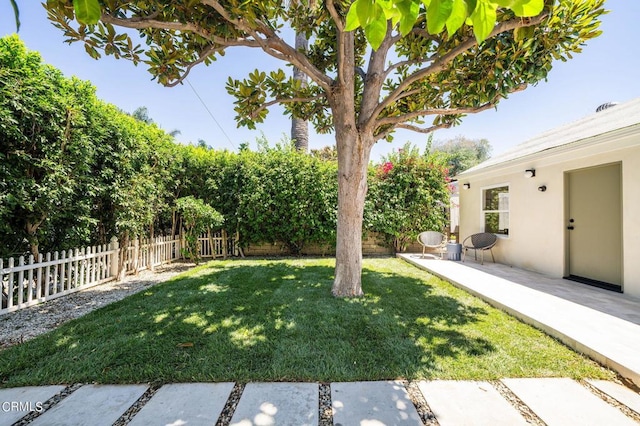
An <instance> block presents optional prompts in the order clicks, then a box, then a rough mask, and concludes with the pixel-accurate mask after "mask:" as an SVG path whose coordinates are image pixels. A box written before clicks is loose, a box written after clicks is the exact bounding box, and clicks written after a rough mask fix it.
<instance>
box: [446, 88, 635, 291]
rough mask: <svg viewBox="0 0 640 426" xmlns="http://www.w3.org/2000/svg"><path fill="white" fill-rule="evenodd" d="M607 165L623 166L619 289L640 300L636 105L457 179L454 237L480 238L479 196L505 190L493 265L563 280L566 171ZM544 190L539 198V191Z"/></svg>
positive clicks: (532, 144)
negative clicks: (505, 226) (503, 229)
mask: <svg viewBox="0 0 640 426" xmlns="http://www.w3.org/2000/svg"><path fill="white" fill-rule="evenodd" d="M616 109H617V110H616ZM598 114H602V113H598ZM630 115H631V116H630ZM620 117H622V118H623V119H622V121H620V122H617V121H616V120H620ZM598 122H600V123H598ZM634 122H635V124H629V123H634ZM603 123H604V124H603ZM616 123H617V124H616ZM591 125H592V128H591V129H590V130H589V131H588V132H586V133H585V132H583V133H582V134H580V130H579V129H581V128H583V127H585V126H591ZM572 132H575V134H574V135H572ZM613 163H618V164H620V165H621V173H622V176H621V185H622V241H621V242H620V244H622V277H623V283H622V289H623V292H624V293H625V294H627V295H630V296H632V297H640V99H637V100H635V101H632V102H630V103H628V104H625V105H619V106H615V107H612V108H611V111H608V112H607V114H606V115H605V116H598V115H597V114H596V115H594V116H591V117H587V118H586V119H584V120H581V121H579V122H577V123H572V124H570V125H568V126H563V128H560V129H559V130H557V131H552V132H548V133H547V134H544V135H542V136H541V137H539V138H536V139H534V140H532V141H529V142H525V143H524V144H521V145H519V146H518V147H516V148H515V149H514V150H512V151H510V152H508V153H505V155H503V156H500V157H497V158H495V159H490V160H488V161H487V162H485V163H483V164H481V165H479V166H476V167H475V168H473V169H470V170H469V171H467V172H463V173H461V174H460V175H459V176H458V181H459V183H460V184H461V189H460V238H461V240H462V239H464V238H465V237H467V236H468V235H471V234H473V233H476V232H483V231H484V229H483V226H484V225H483V215H482V194H483V189H485V188H487V187H492V186H503V185H508V186H509V234H508V235H500V236H499V238H500V239H499V241H498V244H497V245H496V247H495V248H494V254H495V257H496V261H497V262H499V263H504V264H508V265H512V266H515V267H519V268H523V269H527V270H532V271H536V272H541V273H544V274H547V275H550V276H553V277H563V276H565V275H566V274H567V252H568V250H567V241H568V232H570V231H568V230H567V226H568V225H569V223H568V219H569V218H568V211H567V209H568V207H567V202H566V200H567V182H566V172H569V171H572V170H577V169H584V168H589V167H595V166H601V165H606V164H613ZM527 169H535V177H531V178H526V177H525V176H524V173H525V170H527ZM465 183H468V184H469V185H470V188H469V189H465V188H464V184H465ZM542 185H544V186H546V191H544V192H542V191H539V190H538V188H539V187H540V186H542ZM593 190H594V191H597V190H598V189H597V188H593ZM603 220H606V218H603ZM593 250H598V247H593Z"/></svg>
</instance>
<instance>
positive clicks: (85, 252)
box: [0, 231, 238, 315]
mask: <svg viewBox="0 0 640 426" xmlns="http://www.w3.org/2000/svg"><path fill="white" fill-rule="evenodd" d="M237 239H238V237H237V235H236V236H234V237H232V238H228V237H227V235H226V233H225V232H224V231H222V232H219V233H215V234H204V235H201V236H200V238H199V239H198V240H199V244H200V248H199V249H200V255H201V256H202V257H203V258H217V257H226V256H228V255H237V244H236V243H237ZM182 245H183V242H182V241H181V239H180V238H171V237H158V238H154V239H153V240H149V239H142V240H137V239H136V240H135V241H132V242H130V243H129V244H128V246H127V247H125V248H123V249H122V250H124V253H125V256H124V260H123V262H124V267H123V268H120V267H119V266H120V263H119V262H120V252H121V249H120V247H119V242H118V240H117V239H116V238H113V239H112V240H111V244H109V245H108V246H107V245H103V246H99V247H87V248H82V249H75V250H68V251H62V252H54V253H53V254H52V253H47V254H45V255H42V254H40V255H39V256H38V259H37V260H36V259H34V257H33V256H29V257H28V258H26V259H25V257H24V256H20V257H19V258H18V259H17V260H16V259H14V258H9V259H8V261H7V262H5V261H4V260H3V259H0V284H1V290H2V291H1V293H2V300H1V302H0V315H3V314H6V313H9V312H13V311H17V310H19V309H24V308H27V307H29V306H33V305H36V304H38V303H42V302H45V301H47V300H51V299H55V298H57V297H61V296H65V295H67V294H71V293H75V292H76V291H80V290H82V289H86V288H89V287H93V286H95V285H99V284H103V283H105V282H108V281H112V280H116V279H120V278H122V277H119V276H118V273H119V271H122V273H124V274H134V273H138V272H140V271H143V270H145V269H151V270H153V269H154V268H155V267H158V266H160V265H163V264H166V263H170V262H173V261H174V260H177V259H180V258H181V257H182V253H181V248H182Z"/></svg>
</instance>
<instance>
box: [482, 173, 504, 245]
mask: <svg viewBox="0 0 640 426" xmlns="http://www.w3.org/2000/svg"><path fill="white" fill-rule="evenodd" d="M482 221H483V225H484V232H491V233H493V234H501V235H509V186H508V185H503V186H496V187H493V188H485V189H483V190H482Z"/></svg>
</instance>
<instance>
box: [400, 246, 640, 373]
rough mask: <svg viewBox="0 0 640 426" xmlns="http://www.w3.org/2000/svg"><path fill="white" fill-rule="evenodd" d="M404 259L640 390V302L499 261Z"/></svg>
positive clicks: (415, 257) (412, 256)
mask: <svg viewBox="0 0 640 426" xmlns="http://www.w3.org/2000/svg"><path fill="white" fill-rule="evenodd" d="M398 256H399V257H400V258H402V259H404V260H406V261H408V262H410V263H412V264H414V265H416V266H418V267H420V268H422V269H425V270H427V271H429V272H431V273H433V274H435V275H438V276H440V277H442V278H444V279H446V280H447V281H449V282H451V283H453V284H454V285H456V286H458V287H461V288H463V289H465V290H467V291H469V292H470V293H472V294H475V295H476V296H478V297H480V298H482V299H484V300H486V301H487V302H488V303H490V304H491V305H493V306H496V307H498V308H500V309H502V310H504V311H506V312H508V313H509V314H511V315H513V316H516V317H518V318H520V319H521V320H523V321H525V322H527V323H529V324H532V325H534V326H536V327H538V328H540V329H542V330H544V331H545V332H546V333H548V334H550V335H552V336H554V337H556V338H558V339H560V340H561V341H562V342H564V343H565V344H567V345H568V346H570V347H572V348H574V349H575V350H577V351H579V352H582V353H584V354H586V355H588V356H589V357H591V358H593V359H595V360H597V361H598V362H600V363H602V364H603V365H606V366H607V367H609V368H611V369H613V370H615V371H617V372H618V373H620V375H622V376H623V377H625V378H627V379H629V380H631V381H633V382H634V383H635V384H636V385H637V386H640V300H638V299H634V298H631V297H629V296H627V295H623V294H620V293H615V292H611V291H607V290H603V289H600V288H596V287H590V286H587V285H584V284H579V283H575V282H573V281H568V280H564V279H555V278H550V277H548V276H545V275H541V274H537V273H534V272H528V271H523V270H521V269H517V268H512V267H509V266H507V265H502V264H499V263H491V262H485V264H484V265H480V264H479V263H478V262H475V261H473V260H468V261H466V262H464V263H463V262H453V261H447V260H439V259H436V258H432V257H429V256H425V258H424V259H423V258H421V256H420V255H418V254H400V255H398Z"/></svg>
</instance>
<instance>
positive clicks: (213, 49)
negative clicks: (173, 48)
mask: <svg viewBox="0 0 640 426" xmlns="http://www.w3.org/2000/svg"><path fill="white" fill-rule="evenodd" d="M220 50H222V48H220V47H215V46H209V47H207V48H206V49H205V50H203V51H202V52H200V54H199V55H198V56H199V58H198V59H196V60H195V61H193V62H191V63H189V64H188V65H187V67H186V69H185V70H184V72H183V73H182V75H181V76H180V78H178V79H177V80H176V81H174V82H173V83H167V84H166V86H167V87H175V86H177V85H178V84H181V83H182V82H183V81H184V79H185V78H187V76H188V75H189V73H190V72H191V69H192V68H193V67H195V66H196V65H198V64H200V63H202V62H204V61H205V60H206V59H207V58H208V57H209V56H211V55H213V54H214V53H216V52H218V51H220Z"/></svg>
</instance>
